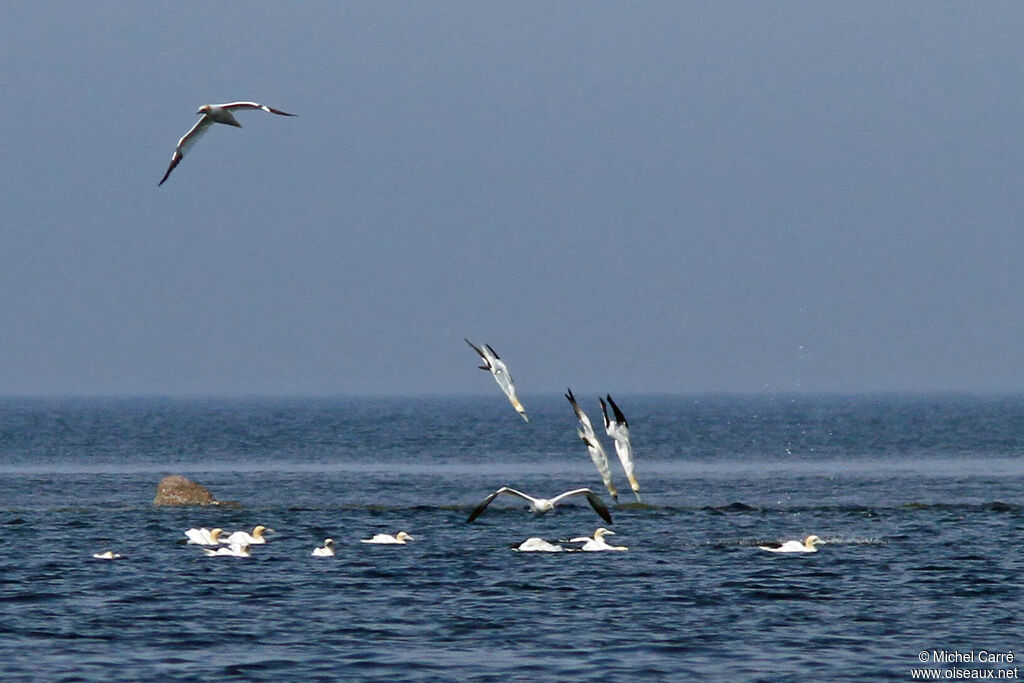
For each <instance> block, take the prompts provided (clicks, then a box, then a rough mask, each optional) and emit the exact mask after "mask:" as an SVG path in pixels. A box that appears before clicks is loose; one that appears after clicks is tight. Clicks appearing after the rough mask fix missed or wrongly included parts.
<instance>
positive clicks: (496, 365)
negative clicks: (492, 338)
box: [463, 338, 530, 422]
mask: <svg viewBox="0 0 1024 683" xmlns="http://www.w3.org/2000/svg"><path fill="white" fill-rule="evenodd" d="M463 340H464V341H465V342H466V343H467V344H469V345H470V346H472V347H473V350H474V351H476V352H477V353H478V354H480V357H481V358H483V360H484V364H483V365H481V366H480V369H481V370H490V371H491V374H492V375H494V381H495V382H497V383H498V386H499V387H501V390H502V391H504V392H505V395H506V396H508V400H509V402H510V403H511V404H512V407H513V408H515V409H516V412H517V413H519V415H520V416H521V417H522V418H523V419H524V420H526V421H527V422H529V421H530V418H528V417H526V408H524V407H523V404H522V403H520V402H519V399H518V398H517V397H516V386H515V384H513V383H512V375H510V374H508V366H507V365H505V361H503V360H501V358H498V354H497V353H495V352H494V349H492V348H491V347H490V346H489V345H488V344H484V345H483V348H482V349H481V348H480V347H478V346H475V345H474V344H473V342H471V341H469V340H468V339H465V338H463Z"/></svg>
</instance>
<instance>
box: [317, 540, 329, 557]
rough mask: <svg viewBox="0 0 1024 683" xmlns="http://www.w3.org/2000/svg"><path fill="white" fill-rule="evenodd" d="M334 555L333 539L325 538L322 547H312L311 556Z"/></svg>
mask: <svg viewBox="0 0 1024 683" xmlns="http://www.w3.org/2000/svg"><path fill="white" fill-rule="evenodd" d="M333 555H334V539H333V538H325V539H324V547H323V548H313V557H332V556H333Z"/></svg>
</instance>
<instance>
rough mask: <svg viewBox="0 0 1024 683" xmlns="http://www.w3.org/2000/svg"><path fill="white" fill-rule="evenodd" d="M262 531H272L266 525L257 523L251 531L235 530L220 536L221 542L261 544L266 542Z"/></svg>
mask: <svg viewBox="0 0 1024 683" xmlns="http://www.w3.org/2000/svg"><path fill="white" fill-rule="evenodd" d="M264 531H273V529H268V528H267V527H265V526H263V525H262V524H259V525H257V526H255V527H253V530H252V533H251V534H250V533H249V532H247V531H235V532H234V533H232V534H231V535H230V536H228V537H227V538H222V539H221V540H220V542H221V543H246V544H248V545H261V544H263V543H266V542H267V539H266V538H264V537H263V532H264Z"/></svg>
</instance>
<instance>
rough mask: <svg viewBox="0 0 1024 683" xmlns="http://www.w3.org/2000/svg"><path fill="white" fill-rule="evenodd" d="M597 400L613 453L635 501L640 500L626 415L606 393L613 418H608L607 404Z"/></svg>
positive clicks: (601, 399)
mask: <svg viewBox="0 0 1024 683" xmlns="http://www.w3.org/2000/svg"><path fill="white" fill-rule="evenodd" d="M597 400H598V401H600V402H601V413H602V414H603V415H604V430H605V431H606V432H608V436H610V437H612V438H613V439H615V453H616V454H617V455H618V456H619V462H620V463H622V469H623V471H624V472H625V473H626V479H629V485H630V487H631V488H632V489H633V495H635V496H636V500H637V502H640V482H638V481H637V480H636V476H634V474H633V445H632V444H631V443H630V442H629V423H628V422H626V416H625V415H623V414H622V411H621V410H619V407H618V406H617V405H615V401H613V400H612V397H611V394H608V404H609V405H610V406H611V407H612V413H613V414H614V419H609V418H608V406H606V405H605V403H604V399H603V398H600V397H598V399H597Z"/></svg>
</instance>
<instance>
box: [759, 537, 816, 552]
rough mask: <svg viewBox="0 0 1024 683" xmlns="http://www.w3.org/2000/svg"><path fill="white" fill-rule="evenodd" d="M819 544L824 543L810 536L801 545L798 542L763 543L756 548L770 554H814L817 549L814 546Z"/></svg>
mask: <svg viewBox="0 0 1024 683" xmlns="http://www.w3.org/2000/svg"><path fill="white" fill-rule="evenodd" d="M819 543H824V541H822V540H821V539H820V538H818V537H817V536H815V535H814V534H811V535H810V536H808V537H807V538H805V539H804V541H803V543H801V542H800V541H786V542H785V543H765V544H764V545H759V546H757V547H758V548H760V549H761V550H767V551H768V552H770V553H816V552H818V549H817V548H815V547H814V546H815V545H817V544H819Z"/></svg>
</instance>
